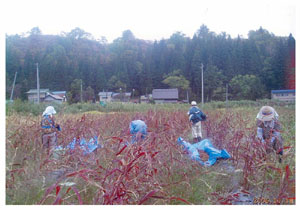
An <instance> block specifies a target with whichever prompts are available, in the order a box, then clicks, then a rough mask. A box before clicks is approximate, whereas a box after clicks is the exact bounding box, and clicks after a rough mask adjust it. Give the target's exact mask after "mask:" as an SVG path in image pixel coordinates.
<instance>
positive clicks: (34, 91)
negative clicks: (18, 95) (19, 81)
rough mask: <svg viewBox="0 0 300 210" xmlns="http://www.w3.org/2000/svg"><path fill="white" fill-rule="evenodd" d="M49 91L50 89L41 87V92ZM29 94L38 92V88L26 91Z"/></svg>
mask: <svg viewBox="0 0 300 210" xmlns="http://www.w3.org/2000/svg"><path fill="white" fill-rule="evenodd" d="M46 92H49V89H40V93H46ZM26 93H27V94H31V93H36V94H37V89H30V90H29V91H28V92H26Z"/></svg>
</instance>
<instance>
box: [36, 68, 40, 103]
mask: <svg viewBox="0 0 300 210" xmlns="http://www.w3.org/2000/svg"><path fill="white" fill-rule="evenodd" d="M36 89H37V103H38V104H39V103H40V77H39V63H36Z"/></svg>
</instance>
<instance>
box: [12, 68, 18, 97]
mask: <svg viewBox="0 0 300 210" xmlns="http://www.w3.org/2000/svg"><path fill="white" fill-rule="evenodd" d="M17 73H18V72H17V71H16V73H15V78H14V83H13V87H12V90H11V94H10V101H12V99H13V95H14V89H15V83H16V78H17Z"/></svg>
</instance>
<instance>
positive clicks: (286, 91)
mask: <svg viewBox="0 0 300 210" xmlns="http://www.w3.org/2000/svg"><path fill="white" fill-rule="evenodd" d="M295 92H296V90H272V91H271V93H295Z"/></svg>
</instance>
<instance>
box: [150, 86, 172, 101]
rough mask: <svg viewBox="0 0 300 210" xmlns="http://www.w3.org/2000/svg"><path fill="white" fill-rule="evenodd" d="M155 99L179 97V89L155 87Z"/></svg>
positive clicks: (153, 95)
mask: <svg viewBox="0 0 300 210" xmlns="http://www.w3.org/2000/svg"><path fill="white" fill-rule="evenodd" d="M152 97H153V99H178V89H177V88H173V89H153V91H152Z"/></svg>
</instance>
